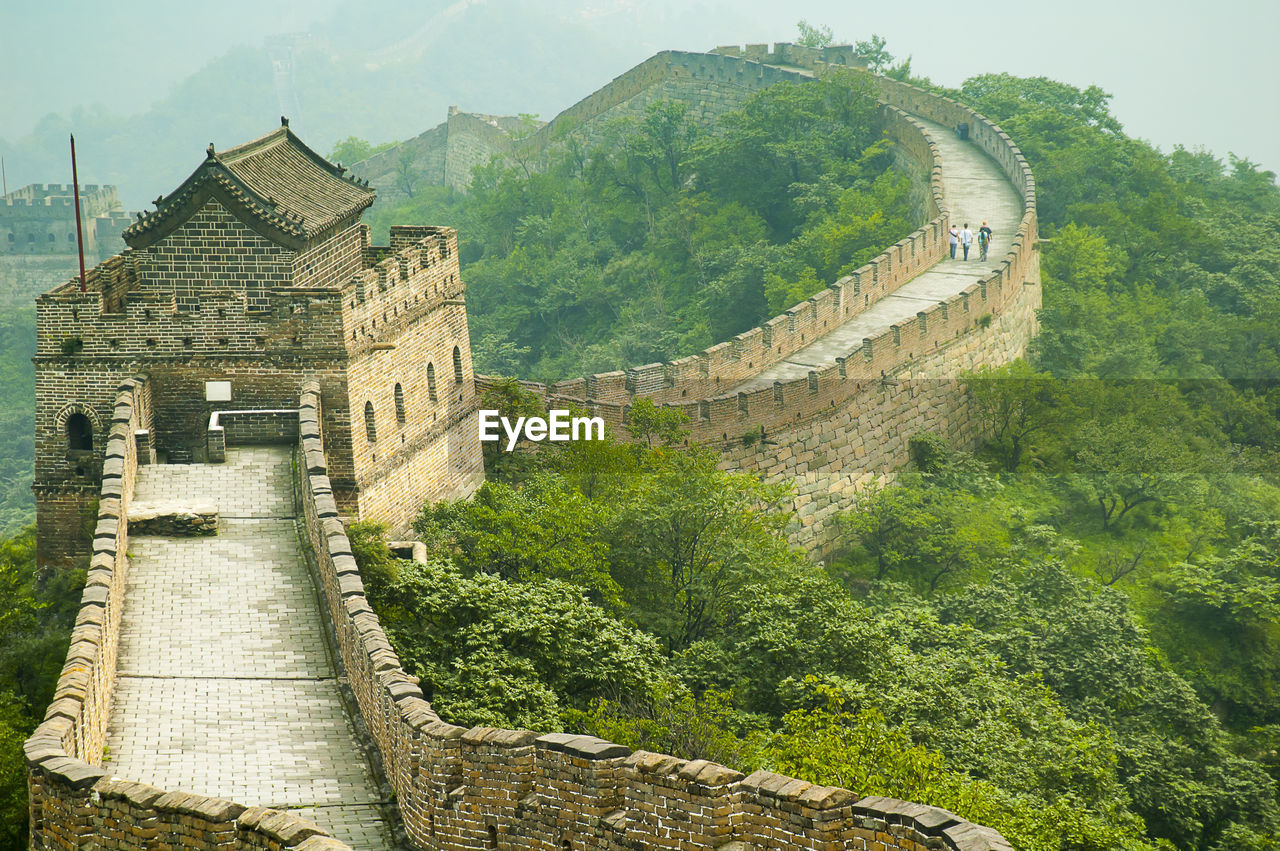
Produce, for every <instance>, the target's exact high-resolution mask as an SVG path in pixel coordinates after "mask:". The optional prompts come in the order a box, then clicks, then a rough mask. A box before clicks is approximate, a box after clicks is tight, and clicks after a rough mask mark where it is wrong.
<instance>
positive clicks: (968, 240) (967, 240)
mask: <svg viewBox="0 0 1280 851" xmlns="http://www.w3.org/2000/svg"><path fill="white" fill-rule="evenodd" d="M960 242H961V244H963V245H964V259H965V260H968V259H969V246H970V245H973V231H971V230H969V223H968V222H965V223H964V230H962V231H960Z"/></svg>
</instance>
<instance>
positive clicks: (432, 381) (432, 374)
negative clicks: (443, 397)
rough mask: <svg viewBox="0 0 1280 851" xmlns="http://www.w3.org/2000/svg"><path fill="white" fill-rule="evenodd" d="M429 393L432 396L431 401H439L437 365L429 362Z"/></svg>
mask: <svg viewBox="0 0 1280 851" xmlns="http://www.w3.org/2000/svg"><path fill="white" fill-rule="evenodd" d="M427 395H428V396H430V397H431V401H432V402H435V401H437V398H436V365H435V364H433V363H429V364H427Z"/></svg>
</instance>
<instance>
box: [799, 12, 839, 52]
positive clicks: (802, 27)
mask: <svg viewBox="0 0 1280 851" xmlns="http://www.w3.org/2000/svg"><path fill="white" fill-rule="evenodd" d="M796 29H797V30H798V31H799V33H800V35H799V36H798V37H797V38H796V44H798V45H800V46H801V47H819V48H821V47H826V46H828V45H829V44H831V42H832V41H834V40H835V36H834V35H832V33H831V27H828V26H823V25H821V24H819V25H817V26H814V25H812V24H810V23H809V22H808V21H806V20H805V19H804V18H801V19H800V20H799V21H797V22H796Z"/></svg>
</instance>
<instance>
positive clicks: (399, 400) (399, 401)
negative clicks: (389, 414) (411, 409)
mask: <svg viewBox="0 0 1280 851" xmlns="http://www.w3.org/2000/svg"><path fill="white" fill-rule="evenodd" d="M396 422H398V423H399V424H400V425H404V388H403V387H401V386H400V384H399V383H398V382H397V383H396Z"/></svg>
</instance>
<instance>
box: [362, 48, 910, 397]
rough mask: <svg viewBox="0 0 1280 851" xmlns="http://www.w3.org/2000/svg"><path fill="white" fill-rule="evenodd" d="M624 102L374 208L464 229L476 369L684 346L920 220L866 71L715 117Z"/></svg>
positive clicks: (554, 366)
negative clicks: (457, 187)
mask: <svg viewBox="0 0 1280 851" xmlns="http://www.w3.org/2000/svg"><path fill="white" fill-rule="evenodd" d="M686 113H687V110H686V107H685V105H684V104H682V103H679V102H667V101H663V102H659V103H656V104H654V105H652V106H651V107H650V108H649V109H648V110H647V111H646V113H645V114H644V116H643V117H639V118H623V119H616V120H615V121H614V122H613V123H612V124H611V125H610V126H609V127H608V128H607V130H606V132H605V138H604V140H603V141H602V142H601V143H600V144H599V145H598V146H597V147H595V148H594V149H585V148H584V147H583V145H582V143H581V142H579V141H578V140H577V139H574V138H572V137H571V138H570V139H568V140H567V141H566V142H564V143H563V144H561V145H559V146H558V147H556V148H554V149H553V151H552V152H551V155H550V161H549V163H548V164H547V167H546V168H542V169H534V168H533V167H532V166H531V164H529V163H524V162H516V163H500V162H494V163H492V164H490V165H487V166H484V167H482V168H479V169H477V170H476V172H475V176H474V179H473V181H472V184H471V190H470V192H469V194H467V195H465V196H464V195H459V194H455V193H451V192H449V191H448V190H446V189H444V188H442V187H431V188H424V189H420V190H419V191H418V192H417V193H416V195H415V197H413V198H411V199H406V200H404V201H402V202H401V203H399V204H395V205H390V206H388V207H385V208H379V209H376V210H375V211H374V214H373V215H372V217H371V223H372V224H373V226H374V228H375V230H380V229H383V228H385V227H387V226H388V225H389V224H392V223H398V222H406V221H431V222H438V223H442V224H449V225H452V226H454V227H456V228H458V231H459V244H460V246H461V248H460V251H461V259H462V262H463V266H464V275H465V276H466V281H467V316H468V322H469V323H470V326H471V335H472V339H473V340H474V345H473V352H474V357H475V359H476V369H477V371H478V372H481V373H485V372H496V373H500V374H504V375H519V376H521V377H522V378H530V379H536V380H558V379H561V378H566V377H572V376H577V375H582V374H584V373H588V372H598V371H605V370H610V369H618V368H621V367H622V366H626V365H630V364H639V363H650V362H653V361H658V360H667V359H671V358H675V357H680V356H683V355H686V354H691V353H692V352H695V351H697V350H699V349H702V348H705V347H707V346H710V345H712V344H714V343H717V342H720V341H722V340H725V339H728V338H730V337H732V336H733V335H734V334H738V333H741V332H742V331H745V330H747V329H748V328H751V327H753V326H755V325H756V324H758V323H759V322H761V321H762V320H764V319H768V318H769V317H771V316H774V315H776V314H777V313H780V312H781V311H782V310H784V309H786V308H788V307H791V306H792V305H793V304H795V303H796V302H797V301H802V300H804V299H805V298H808V297H809V296H810V295H812V294H813V293H814V292H816V291H817V290H820V289H822V287H824V286H825V285H826V283H828V282H831V281H834V280H835V279H836V278H837V277H839V276H840V275H842V274H845V273H846V272H848V271H851V270H853V269H855V268H857V267H858V266H861V265H862V264H863V263H865V262H866V261H867V260H869V259H870V258H871V257H873V256H875V254H877V253H878V252H880V251H882V250H884V248H885V246H887V245H891V244H893V242H895V241H896V240H897V239H899V238H901V236H902V234H904V233H908V232H910V231H911V230H912V229H913V228H914V227H915V226H916V224H918V222H917V221H916V219H917V212H916V211H914V210H912V207H911V199H910V195H911V193H910V186H909V181H908V178H907V176H906V175H904V174H903V173H901V172H899V171H897V170H895V169H893V168H891V167H890V156H889V143H888V141H887V140H884V139H881V138H879V131H878V128H877V121H876V110H875V98H874V95H873V93H872V89H871V81H870V79H869V77H868V76H867V75H866V74H865V73H864V72H860V71H845V72H842V73H838V74H833V75H831V76H830V77H828V78H827V79H824V80H822V81H819V82H814V83H809V84H806V85H801V86H797V85H780V86H774V87H773V88H770V89H768V90H766V91H764V92H760V93H758V94H756V95H755V96H753V97H752V98H751V99H750V100H749V101H748V102H747V104H746V106H745V107H744V108H743V109H742V110H739V111H736V112H732V113H729V114H727V115H725V116H723V117H722V118H721V119H720V120H719V121H718V122H717V125H716V126H715V127H701V126H698V125H696V124H693V123H692V122H691V121H690V120H689V118H688V116H687V114H686Z"/></svg>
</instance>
